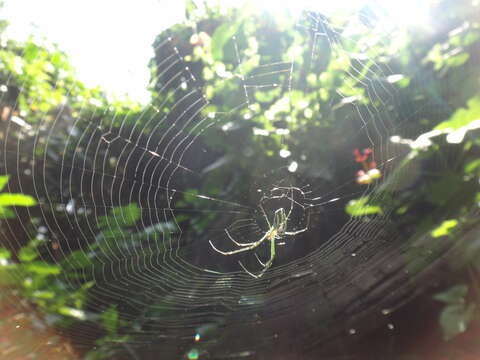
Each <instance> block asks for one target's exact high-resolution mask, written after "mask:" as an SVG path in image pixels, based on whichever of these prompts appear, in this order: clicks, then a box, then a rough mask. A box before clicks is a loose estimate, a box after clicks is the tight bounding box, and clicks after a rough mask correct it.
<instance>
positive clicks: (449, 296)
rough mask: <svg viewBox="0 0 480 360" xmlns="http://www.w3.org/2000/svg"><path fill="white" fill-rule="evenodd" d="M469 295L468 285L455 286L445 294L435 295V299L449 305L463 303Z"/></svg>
mask: <svg viewBox="0 0 480 360" xmlns="http://www.w3.org/2000/svg"><path fill="white" fill-rule="evenodd" d="M467 293H468V287H467V285H455V286H452V287H451V288H449V289H448V290H446V291H444V292H441V293H438V294H435V295H434V296H433V298H434V299H435V300H438V301H442V302H444V303H447V304H455V303H463V302H464V298H465V296H466V295H467Z"/></svg>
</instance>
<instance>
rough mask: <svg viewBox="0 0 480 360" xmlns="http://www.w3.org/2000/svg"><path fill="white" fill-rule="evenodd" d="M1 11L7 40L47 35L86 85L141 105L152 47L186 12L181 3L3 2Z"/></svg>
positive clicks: (145, 94) (103, 0) (114, 0)
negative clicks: (162, 33)
mask: <svg viewBox="0 0 480 360" xmlns="http://www.w3.org/2000/svg"><path fill="white" fill-rule="evenodd" d="M0 11H2V15H1V18H4V19H7V20H8V21H9V22H10V26H9V30H8V36H9V37H13V38H15V39H20V40H21V39H26V38H27V37H28V36H29V34H31V33H33V34H34V35H35V36H39V37H46V38H47V39H48V40H49V41H51V42H55V43H57V44H58V45H59V47H60V49H62V50H63V51H65V52H66V53H67V54H68V55H69V58H70V60H71V63H72V64H73V65H74V66H75V68H76V69H77V72H78V78H79V79H80V80H81V81H83V82H84V83H85V84H86V85H87V86H91V87H94V86H97V85H100V86H102V87H103V88H104V89H106V90H107V91H109V92H111V93H114V94H116V95H118V96H122V95H124V94H128V95H129V96H130V98H132V99H133V100H136V101H140V102H142V103H145V102H147V101H148V99H149V94H148V92H147V91H146V89H145V88H146V85H147V84H148V80H149V76H150V74H149V71H148V68H147V65H148V61H149V60H150V58H151V57H152V55H153V50H152V47H151V44H152V43H153V40H154V39H155V37H156V35H158V34H159V33H160V32H161V31H162V30H163V29H166V28H167V27H169V26H171V25H173V24H175V23H177V22H181V21H183V18H184V14H185V10H184V2H183V1H182V0H173V1H172V0H170V1H168V0H136V1H129V0H82V1H78V0H5V6H4V9H3V10H0Z"/></svg>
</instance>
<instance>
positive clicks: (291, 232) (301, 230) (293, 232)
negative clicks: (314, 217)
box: [284, 228, 308, 236]
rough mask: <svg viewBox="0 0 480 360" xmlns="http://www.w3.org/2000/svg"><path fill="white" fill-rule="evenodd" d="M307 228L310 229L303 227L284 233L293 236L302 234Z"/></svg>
mask: <svg viewBox="0 0 480 360" xmlns="http://www.w3.org/2000/svg"><path fill="white" fill-rule="evenodd" d="M307 230H308V228H303V229H300V230H297V231H285V232H284V234H285V235H289V236H292V235H297V234H300V233H302V232H305V231H307Z"/></svg>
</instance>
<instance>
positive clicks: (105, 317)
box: [102, 306, 118, 334]
mask: <svg viewBox="0 0 480 360" xmlns="http://www.w3.org/2000/svg"><path fill="white" fill-rule="evenodd" d="M102 324H103V327H104V328H105V330H107V331H108V332H109V333H110V334H115V333H116V332H117V327H118V312H117V309H116V308H115V307H114V306H111V307H110V308H109V309H108V310H106V311H104V312H103V314H102Z"/></svg>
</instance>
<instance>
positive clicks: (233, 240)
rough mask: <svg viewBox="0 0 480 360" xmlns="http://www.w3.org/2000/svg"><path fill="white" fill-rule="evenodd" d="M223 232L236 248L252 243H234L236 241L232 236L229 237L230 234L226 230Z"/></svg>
mask: <svg viewBox="0 0 480 360" xmlns="http://www.w3.org/2000/svg"><path fill="white" fill-rule="evenodd" d="M225 232H226V233H227V236H228V238H229V239H230V240H232V242H233V243H234V244H235V245H237V246H250V245H252V244H253V243H251V242H250V243H241V242H238V241H236V240H235V239H234V238H233V236H232V235H230V233H229V232H228V230H227V229H225Z"/></svg>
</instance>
